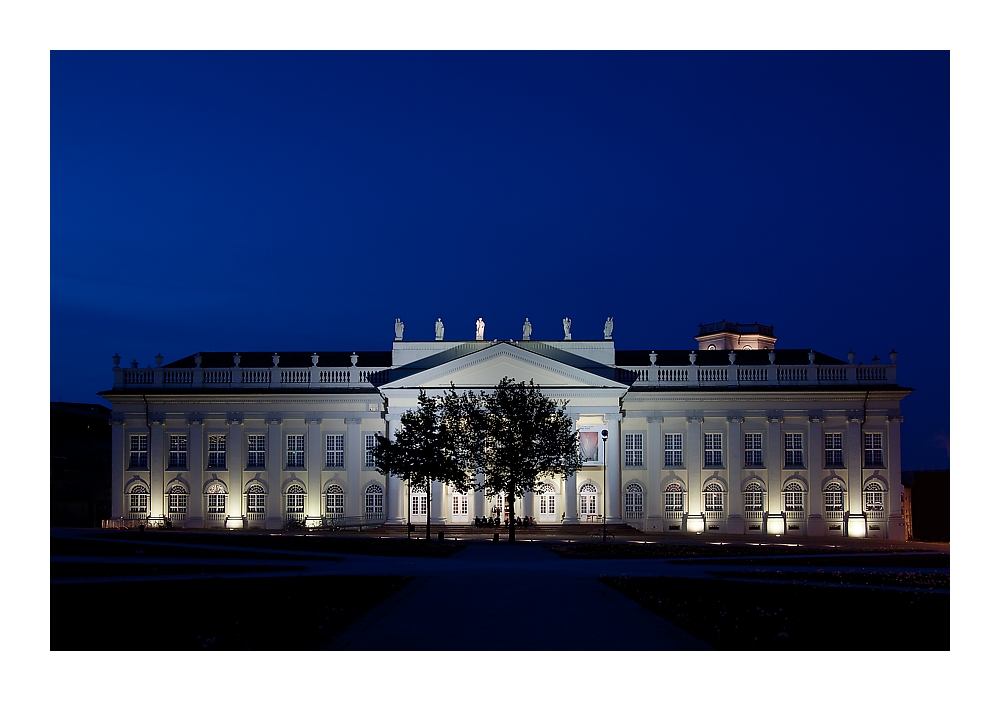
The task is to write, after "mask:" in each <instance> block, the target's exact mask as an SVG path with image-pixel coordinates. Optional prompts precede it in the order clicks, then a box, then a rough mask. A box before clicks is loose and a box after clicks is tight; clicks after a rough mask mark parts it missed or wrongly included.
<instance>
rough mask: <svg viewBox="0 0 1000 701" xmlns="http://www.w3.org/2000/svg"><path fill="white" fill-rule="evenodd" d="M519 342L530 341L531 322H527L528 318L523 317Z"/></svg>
mask: <svg viewBox="0 0 1000 701" xmlns="http://www.w3.org/2000/svg"><path fill="white" fill-rule="evenodd" d="M521 340H522V341H530V340H531V322H530V321H528V317H524V325H523V326H522V327H521Z"/></svg>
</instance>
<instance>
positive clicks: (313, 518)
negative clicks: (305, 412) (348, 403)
mask: <svg viewBox="0 0 1000 701" xmlns="http://www.w3.org/2000/svg"><path fill="white" fill-rule="evenodd" d="M305 421H306V490H307V493H306V499H307V500H308V501H307V502H306V525H307V526H319V525H321V524H322V523H323V498H324V497H323V493H322V492H323V466H324V465H325V464H326V446H324V445H323V419H321V418H319V417H310V418H308V419H306V420H305Z"/></svg>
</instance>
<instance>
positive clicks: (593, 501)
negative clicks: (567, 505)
mask: <svg viewBox="0 0 1000 701" xmlns="http://www.w3.org/2000/svg"><path fill="white" fill-rule="evenodd" d="M596 513H597V487H595V486H594V485H592V484H585V485H583V486H582V487H580V515H588V516H589V515H591V514H596Z"/></svg>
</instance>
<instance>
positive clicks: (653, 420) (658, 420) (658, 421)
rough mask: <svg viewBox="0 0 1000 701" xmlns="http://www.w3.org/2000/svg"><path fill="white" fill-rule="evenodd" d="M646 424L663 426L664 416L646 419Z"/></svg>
mask: <svg viewBox="0 0 1000 701" xmlns="http://www.w3.org/2000/svg"><path fill="white" fill-rule="evenodd" d="M646 423H648V424H662V423H663V417H662V416H647V417H646Z"/></svg>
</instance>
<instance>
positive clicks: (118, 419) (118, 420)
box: [108, 411, 125, 426]
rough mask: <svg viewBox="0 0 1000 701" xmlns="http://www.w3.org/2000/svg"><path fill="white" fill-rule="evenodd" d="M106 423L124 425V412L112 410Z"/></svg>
mask: <svg viewBox="0 0 1000 701" xmlns="http://www.w3.org/2000/svg"><path fill="white" fill-rule="evenodd" d="M108 423H109V424H111V425H112V426H124V425H125V414H122V413H119V412H117V411H116V412H112V414H111V418H110V419H108Z"/></svg>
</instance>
